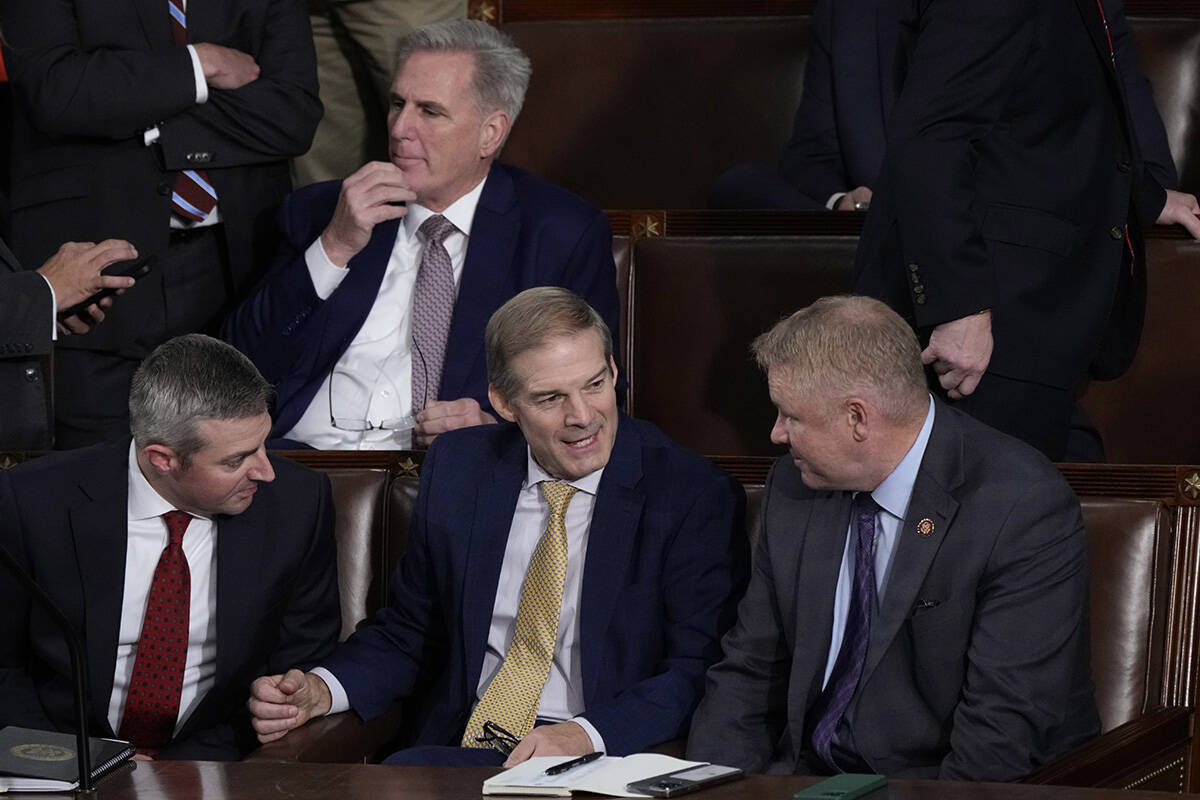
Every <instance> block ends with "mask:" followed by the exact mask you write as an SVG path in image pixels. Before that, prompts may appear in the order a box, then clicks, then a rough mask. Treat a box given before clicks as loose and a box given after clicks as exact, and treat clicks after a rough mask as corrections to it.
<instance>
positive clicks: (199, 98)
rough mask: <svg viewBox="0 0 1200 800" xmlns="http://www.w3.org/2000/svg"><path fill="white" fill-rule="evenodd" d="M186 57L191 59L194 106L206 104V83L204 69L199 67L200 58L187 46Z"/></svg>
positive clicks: (192, 48) (194, 50)
mask: <svg viewBox="0 0 1200 800" xmlns="http://www.w3.org/2000/svg"><path fill="white" fill-rule="evenodd" d="M187 51H188V55H190V56H191V57H192V75H193V76H195V78H196V105H200V104H201V103H207V102H208V81H206V80H204V67H203V66H201V65H200V56H198V55H196V48H195V47H192V46H191V45H190V44H189V45H188V46H187Z"/></svg>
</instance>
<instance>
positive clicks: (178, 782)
mask: <svg viewBox="0 0 1200 800" xmlns="http://www.w3.org/2000/svg"><path fill="white" fill-rule="evenodd" d="M496 772H497V770H495V769H488V768H484V767H454V768H451V767H387V766H379V765H364V764H355V765H346V764H339V765H335V764H296V763H270V762H265V763H264V762H249V763H247V762H243V763H237V762H235V763H214V762H204V761H157V762H141V763H138V764H136V765H134V767H133V768H132V769H129V770H126V771H122V772H120V773H119V774H115V775H112V776H110V777H108V778H105V779H103V780H101V781H100V783H99V785H98V786H97V788H96V794H95V796H96V798H98V800H150V798H155V799H156V800H157V799H158V798H165V797H169V798H172V800H189V799H190V798H197V800H199V798H203V800H242V799H243V798H245V799H246V800H250V798H253V799H254V800H258V799H259V798H263V797H277V798H301V797H302V798H306V800H358V798H369V800H381V799H384V798H397V799H399V798H404V800H476V798H478V797H479V796H480V787H481V786H482V784H483V781H484V779H486V778H487V777H488V776H490V775H493V774H495V773H496ZM818 780H820V778H817V777H812V776H769V777H768V776H764V775H752V776H750V777H748V778H746V779H745V780H742V781H736V782H734V783H727V784H724V785H723V786H715V787H713V788H711V789H707V790H705V792H704V795H703V796H704V797H705V798H706V800H780V799H781V798H787V797H791V796H792V795H793V794H794V793H795V792H797V791H799V790H800V789H803V788H805V787H807V786H811V785H812V784H814V783H816V782H817V781H818ZM44 796H45V797H69V796H70V795H69V794H63V795H44ZM870 797H871V798H872V800H933V799H934V798H937V800H1050V799H1051V798H1053V800H1161V798H1162V797H1163V795H1162V794H1161V793H1157V792H1148V791H1128V792H1120V793H1116V792H1115V791H1114V790H1106V789H1079V788H1072V787H1067V786H1033V785H1029V784H1013V783H966V782H955V781H928V780H926V781H918V780H891V781H889V782H888V785H887V787H886V788H884V789H882V790H880V791H877V792H875V793H873V794H872V795H870Z"/></svg>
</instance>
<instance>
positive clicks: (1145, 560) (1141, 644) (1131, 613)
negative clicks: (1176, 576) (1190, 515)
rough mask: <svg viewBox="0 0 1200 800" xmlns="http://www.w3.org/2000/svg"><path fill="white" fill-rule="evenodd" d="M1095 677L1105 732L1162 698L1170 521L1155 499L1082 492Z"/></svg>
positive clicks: (1169, 570) (1143, 711)
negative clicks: (1133, 498) (1086, 539)
mask: <svg viewBox="0 0 1200 800" xmlns="http://www.w3.org/2000/svg"><path fill="white" fill-rule="evenodd" d="M1080 505H1081V507H1082V509H1083V521H1084V526H1085V527H1086V528H1087V536H1088V566H1089V568H1090V570H1091V582H1090V592H1091V596H1090V599H1089V601H1088V603H1089V612H1090V622H1091V644H1092V680H1093V682H1094V683H1095V688H1096V705H1097V707H1098V709H1099V711H1100V723H1101V729H1102V731H1110V730H1112V729H1113V728H1115V727H1117V726H1118V725H1121V724H1123V723H1125V722H1129V721H1130V720H1133V719H1137V718H1138V717H1140V716H1141V715H1142V714H1144V713H1145V712H1147V711H1149V710H1152V709H1154V708H1157V707H1159V706H1160V705H1161V704H1162V700H1161V692H1162V674H1163V657H1164V646H1165V641H1166V626H1167V612H1168V604H1169V601H1170V595H1171V558H1172V536H1171V521H1170V517H1169V516H1168V513H1167V508H1166V506H1165V505H1164V504H1163V503H1160V502H1157V501H1154V500H1132V499H1127V498H1119V499H1114V498H1101V497H1083V498H1081V500H1080Z"/></svg>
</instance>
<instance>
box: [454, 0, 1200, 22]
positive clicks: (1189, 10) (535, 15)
mask: <svg viewBox="0 0 1200 800" xmlns="http://www.w3.org/2000/svg"><path fill="white" fill-rule="evenodd" d="M815 5H816V0H470V4H469V11H468V13H469V14H470V16H471V17H472V18H473V19H482V20H486V21H488V22H492V23H503V22H530V21H535V20H555V19H650V18H670V17H746V16H797V15H802V14H811V13H812V10H813V7H814V6H815ZM1125 12H1126V13H1127V14H1128V15H1129V16H1131V17H1137V16H1143V17H1200V0H1126V2H1125Z"/></svg>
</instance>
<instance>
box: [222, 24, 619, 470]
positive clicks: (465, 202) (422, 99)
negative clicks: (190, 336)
mask: <svg viewBox="0 0 1200 800" xmlns="http://www.w3.org/2000/svg"><path fill="white" fill-rule="evenodd" d="M529 74H530V66H529V59H528V58H526V56H525V55H524V54H523V53H522V52H521V51H520V50H519V49H518V48H517V47H516V46H515V45H513V43H512V41H511V40H510V39H509V38H508V37H507V36H505V35H504V34H502V33H500V32H499V31H497V30H496V29H495V28H493V27H492V26H490V25H487V24H486V23H483V22H473V21H467V20H456V21H450V22H442V23H435V24H432V25H428V26H425V27H423V28H419V29H417V30H416V31H413V32H412V33H410V34H409V35H408V36H406V37H405V38H404V39H403V40H402V41H401V43H400V49H399V58H398V61H397V68H396V75H395V80H394V81H393V84H392V91H391V111H390V114H389V117H388V125H389V130H388V134H389V143H390V144H389V147H390V153H391V160H390V162H378V161H374V162H370V163H368V164H366V165H365V166H363V167H362V168H361V169H360V170H358V171H357V172H355V173H354V174H353V175H351V176H350V177H348V178H346V180H345V181H341V182H338V181H332V182H328V183H321V184H314V185H312V186H309V187H306V188H304V189H301V190H299V191H297V192H295V193H294V194H292V195H290V196H289V197H288V198H287V199H286V200H285V201H284V204H283V207H282V209H281V211H280V223H281V226H282V228H283V231H282V235H283V247H282V252H281V254H280V256H279V258H278V260H277V263H276V264H275V267H274V269H273V271H272V272H271V274H270V275H269V276H268V277H267V279H266V280H265V281H264V282H263V284H262V285H261V286H260V287H259V289H258V290H257V292H256V293H255V294H254V295H252V296H251V297H250V298H249V299H248V300H247V301H246V302H245V303H244V304H243V305H242V306H241V308H239V309H238V310H237V311H236V312H235V313H234V315H233V316H232V317H231V318H230V319H229V320H228V321H227V322H226V327H225V331H224V335H225V337H226V338H227V339H228V340H229V341H230V342H232V343H233V344H234V345H236V346H237V347H238V348H239V349H241V350H242V351H243V352H245V353H246V354H248V355H249V356H250V357H251V359H252V360H253V361H254V362H255V364H256V365H257V366H258V367H259V369H261V370H262V372H263V374H264V375H266V377H267V379H268V380H270V381H272V382H274V383H275V384H276V387H277V393H278V398H277V402H276V407H275V419H274V426H273V428H272V432H271V436H272V439H273V440H275V442H274V443H277V444H280V445H283V446H286V445H288V444H290V445H293V446H294V445H295V444H297V443H301V444H302V446H310V447H315V448H318V449H371V448H382V449H387V448H392V449H394V448H406V447H409V446H411V445H412V444H419V445H424V444H428V443H429V442H430V440H432V438H433V437H434V436H436V435H437V434H439V433H442V432H444V431H447V430H451V429H453V428H459V427H463V426H468V425H478V424H481V423H486V422H495V416H494V409H493V408H492V407H491V405H490V403H489V401H488V396H487V378H486V368H485V359H484V354H483V329H484V325H485V324H486V323H487V320H488V318H489V317H490V316H491V315H492V312H494V311H495V310H496V309H497V308H499V307H500V305H501V304H502V303H503V302H504V301H505V300H507V299H508V298H510V297H512V296H513V295H515V294H516V293H517V292H519V291H521V290H522V289H526V288H529V287H531V286H540V285H558V286H565V287H567V288H570V289H572V290H574V291H576V292H578V293H579V294H581V295H582V296H583V297H584V298H585V299H587V300H588V302H590V303H591V304H592V305H593V306H594V307H595V308H596V309H597V310H598V311H599V312H600V314H601V315H602V316H603V317H604V319H605V321H606V322H607V323H608V325H609V327H610V329H614V330H615V327H614V326H615V325H616V324H617V320H618V309H617V289H616V272H615V268H614V266H613V258H612V232H611V229H610V228H609V225H608V221H607V219H606V218H605V217H604V215H603V214H601V213H600V212H599V211H597V210H596V209H595V208H593V207H591V206H590V205H588V204H587V203H585V202H584V201H583V200H581V199H580V198H578V197H576V196H575V195H573V194H570V193H569V192H566V191H564V190H562V189H559V188H557V187H555V186H551V185H550V184H548V183H546V182H544V181H542V180H540V179H538V178H536V177H534V176H533V175H530V174H529V173H527V172H524V171H522V170H519V169H514V168H512V167H507V166H504V165H503V164H499V163H496V157H497V155H498V154H499V152H500V148H501V146H502V145H503V144H504V140H505V138H506V137H507V135H508V131H509V129H510V127H511V126H512V124H513V122H514V121H515V120H516V118H517V114H518V113H519V112H520V110H521V104H522V102H523V100H524V97H525V88H526V86H527V85H528V82H529ZM280 439H284V440H287V441H286V442H280V441H278V440H280Z"/></svg>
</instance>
